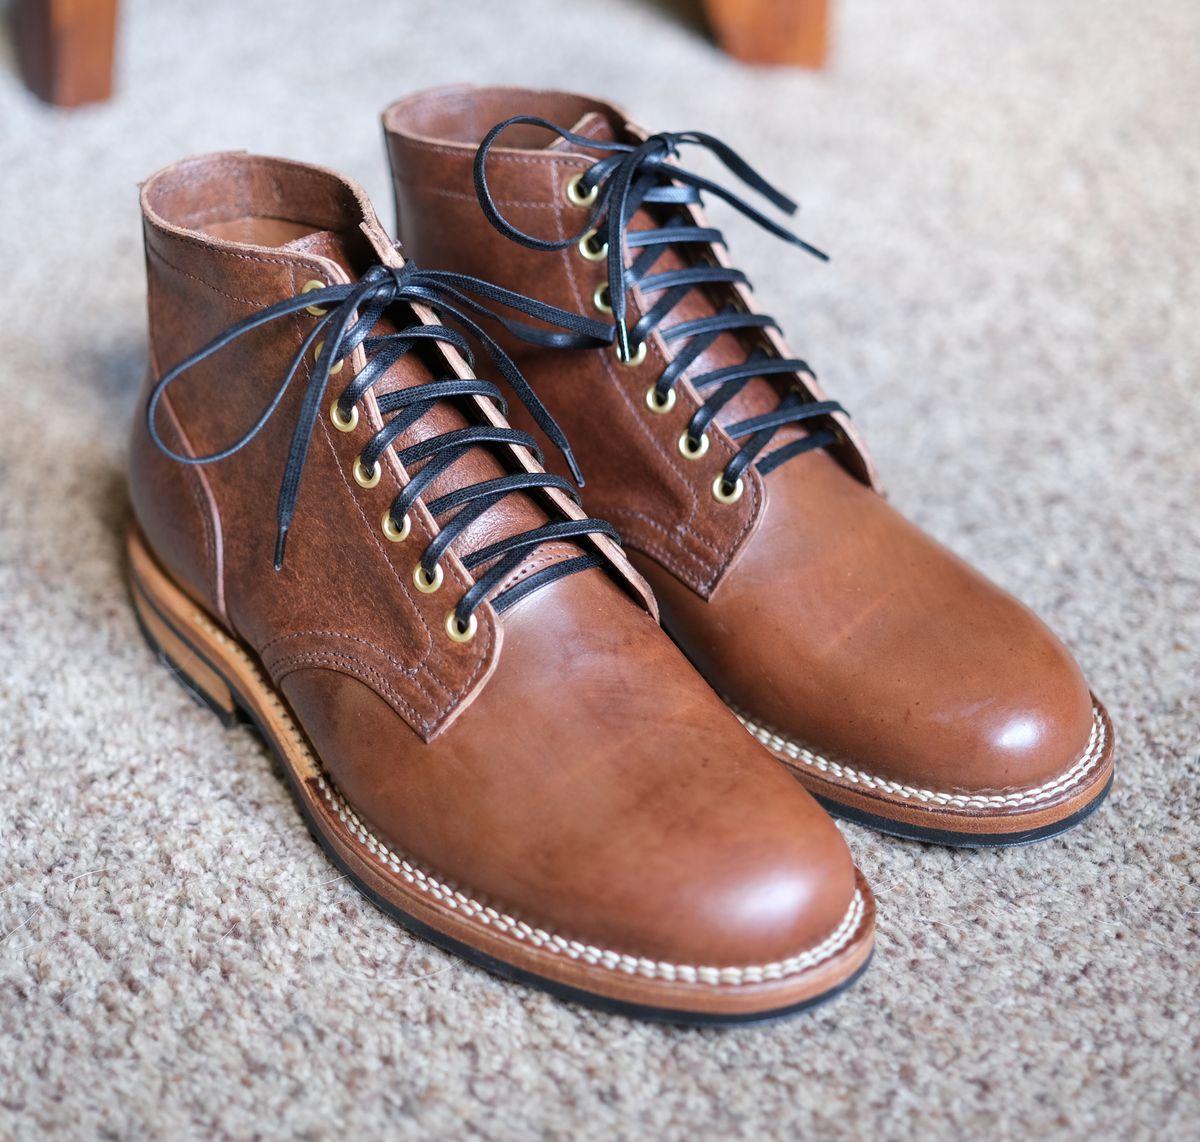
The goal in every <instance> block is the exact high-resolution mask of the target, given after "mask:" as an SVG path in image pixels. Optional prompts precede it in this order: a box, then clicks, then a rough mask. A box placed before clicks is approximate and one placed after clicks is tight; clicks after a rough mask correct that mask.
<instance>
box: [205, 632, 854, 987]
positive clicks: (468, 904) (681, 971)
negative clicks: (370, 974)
mask: <svg viewBox="0 0 1200 1142" xmlns="http://www.w3.org/2000/svg"><path fill="white" fill-rule="evenodd" d="M192 617H193V619H194V621H195V622H196V623H197V625H199V626H201V627H203V629H204V630H205V631H206V632H207V633H208V634H210V635H212V636H213V637H214V638H215V639H216V640H217V642H219V643H220V644H221V646H222V647H223V648H224V649H225V650H226V651H227V652H229V653H231V654H233V655H235V656H236V657H237V658H238V659H239V660H240V661H241V662H242V664H243V665H244V666H245V667H246V668H247V670H248V671H249V672H250V673H251V674H252V676H253V677H254V678H255V680H256V681H257V683H258V685H259V688H260V689H261V690H262V691H263V692H264V693H265V694H267V695H269V696H270V700H271V704H272V706H273V708H274V710H275V714H276V717H277V718H278V719H279V720H280V721H281V722H282V723H283V724H284V725H285V726H286V727H287V730H288V732H289V734H290V735H291V738H292V744H293V746H294V747H295V749H296V750H297V751H298V752H299V753H301V754H302V755H303V757H304V760H305V761H306V762H307V763H308V766H309V768H310V774H309V776H315V778H316V782H317V785H318V787H319V788H320V790H321V794H322V796H323V797H324V798H325V800H326V801H327V802H328V803H329V806H330V808H331V809H332V810H333V811H334V813H335V814H337V817H338V819H339V820H341V821H342V822H343V823H344V824H345V825H346V826H347V827H348V828H349V830H350V832H351V834H352V835H353V837H354V839H355V840H357V841H358V842H359V844H361V845H362V846H363V847H364V848H365V849H366V850H367V852H368V853H370V855H371V856H372V857H373V858H374V859H375V860H376V861H377V862H378V863H379V864H381V865H383V866H384V867H385V868H386V869H387V870H388V871H389V872H393V873H396V874H398V875H400V876H401V877H403V878H404V879H405V880H406V881H407V882H408V883H409V884H411V885H414V886H415V887H417V888H419V889H420V890H421V891H422V892H424V893H425V894H426V895H427V896H429V897H431V898H432V899H433V900H436V901H437V902H438V903H439V904H441V905H442V906H444V907H446V908H449V909H451V910H453V911H456V912H459V913H461V914H462V915H464V916H467V917H469V918H470V919H472V920H477V921H479V922H480V923H481V924H486V925H488V927H490V928H492V929H493V930H495V931H498V932H503V933H505V934H506V935H508V936H514V937H516V938H517V939H518V940H524V941H525V942H526V943H529V944H532V945H533V946H534V947H536V948H542V949H544V950H545V951H548V952H556V953H559V954H561V955H566V956H569V957H570V958H571V959H573V960H582V961H583V962H584V963H586V964H592V965H594V966H599V967H603V968H608V969H609V970H610V971H622V972H625V974H626V975H640V976H644V977H645V978H646V979H663V980H667V981H669V982H679V983H702V984H708V985H711V986H714V987H719V986H722V985H728V984H732V985H734V986H737V985H739V984H747V983H764V982H766V981H769V980H777V979H784V978H785V977H787V976H792V975H798V974H799V973H800V972H803V971H807V970H808V969H809V968H813V967H816V966H817V965H818V964H820V963H823V962H824V961H825V960H828V959H831V958H832V957H833V956H835V955H836V954H837V953H838V952H840V951H841V950H842V949H843V948H844V947H845V946H846V945H847V944H849V943H850V941H851V940H852V939H853V937H854V934H855V933H856V932H857V931H858V926H859V924H861V923H862V918H863V913H864V911H865V909H866V904H865V902H864V901H863V896H862V892H861V891H860V890H858V889H855V891H854V898H853V899H852V900H851V901H850V907H849V908H848V909H847V910H846V915H845V916H843V917H842V922H841V923H840V924H839V925H838V926H837V928H836V929H835V930H834V932H833V934H832V935H831V936H829V937H828V938H827V939H826V940H824V941H823V942H822V943H820V944H818V945H817V946H816V947H815V948H811V949H809V950H808V951H807V952H800V953H799V954H798V955H794V956H789V957H788V958H787V959H786V960H778V961H776V962H774V963H769V964H752V965H750V966H749V967H741V968H736V967H734V968H719V967H708V966H698V965H693V964H672V963H667V962H666V961H664V960H648V959H645V958H644V957H638V956H630V955H626V954H624V953H622V952H613V951H608V950H606V949H604V948H597V947H595V946H594V945H592V944H583V943H580V942H579V941H578V940H568V939H566V938H565V937H564V936H559V935H556V934H552V933H550V932H547V931H545V930H544V929H542V928H534V927H533V926H532V925H530V924H527V923H526V922H525V921H524V920H517V919H514V918H513V917H512V916H509V915H507V914H505V913H503V912H498V911H497V910H496V909H495V908H489V907H487V906H485V905H483V904H480V903H479V901H478V900H472V899H471V897H469V896H467V895H466V894H465V893H463V892H459V891H457V890H456V889H453V888H450V887H449V886H448V885H445V884H443V883H442V882H441V881H439V880H437V879H435V878H434V877H433V876H430V874H429V873H427V872H425V871H424V870H423V869H420V868H418V867H417V866H416V865H414V864H410V863H409V862H408V861H406V860H405V859H404V858H403V857H400V856H397V855H396V854H395V853H394V852H392V851H391V850H390V849H389V848H388V847H387V845H385V844H384V843H383V841H381V840H380V839H379V838H378V837H377V836H375V834H374V833H372V832H371V830H370V829H368V828H367V826H366V825H365V824H363V822H362V820H361V819H360V818H359V816H358V814H357V813H355V812H354V810H353V809H352V808H351V807H350V803H349V802H348V801H347V800H346V799H345V798H344V797H343V796H342V795H341V794H340V793H339V792H338V791H337V790H336V789H335V788H334V786H333V783H332V782H331V781H330V780H329V779H328V778H327V777H326V776H325V774H324V771H323V770H322V769H321V767H320V763H319V762H318V761H317V759H316V758H315V757H314V756H313V753H312V750H311V749H309V747H308V743H307V742H306V741H305V740H304V736H303V735H302V734H301V733H300V730H299V728H298V727H297V726H296V724H295V723H294V722H293V721H292V718H291V715H290V713H289V712H288V710H287V708H286V707H285V706H284V705H283V703H282V702H281V701H280V700H279V698H278V697H277V696H276V694H275V691H274V689H273V688H272V687H271V686H270V684H269V683H268V682H267V680H266V678H264V677H263V674H262V671H261V670H260V669H259V667H258V664H257V663H256V662H255V661H254V660H253V659H252V658H251V657H250V656H249V655H248V654H247V653H246V652H245V651H244V650H243V649H242V648H241V647H240V646H239V645H238V644H237V643H236V642H235V641H234V640H233V639H231V638H230V637H229V636H228V635H227V634H225V632H224V631H222V630H221V629H220V628H219V627H217V626H216V625H215V624H214V623H212V622H210V621H209V620H208V618H207V617H206V616H205V615H202V614H201V613H200V612H199V611H194V612H193V616H192Z"/></svg>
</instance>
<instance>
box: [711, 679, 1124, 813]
mask: <svg viewBox="0 0 1200 1142" xmlns="http://www.w3.org/2000/svg"><path fill="white" fill-rule="evenodd" d="M725 704H726V705H727V706H728V707H729V708H730V709H731V710H732V711H733V712H734V713H735V714H736V715H737V719H738V721H739V722H741V723H742V725H743V726H745V727H746V729H748V730H749V731H750V732H751V733H752V734H753V735H754V736H755V737H756V738H758V740H759V741H760V742H762V743H763V745H765V746H766V747H767V748H768V749H773V750H774V751H775V752H776V753H782V754H786V755H787V756H788V757H789V758H791V759H793V760H795V761H798V762H800V763H801V764H802V765H805V766H808V767H809V768H810V769H817V770H820V771H821V772H822V773H827V774H829V775H830V776H832V777H836V778H838V779H839V780H841V781H849V782H852V783H853V784H855V785H861V786H863V787H864V788H866V789H878V790H880V791H881V792H883V793H894V794H897V795H898V796H900V797H904V798H906V799H907V800H910V801H926V802H930V803H932V804H934V805H946V806H949V807H951V808H955V809H988V808H1013V807H1016V806H1024V805H1029V804H1032V803H1034V802H1037V801H1046V800H1049V799H1050V798H1051V797H1053V796H1055V795H1057V794H1059V793H1062V792H1064V791H1065V790H1066V789H1067V788H1068V787H1069V786H1071V785H1074V784H1076V783H1077V782H1079V781H1081V780H1082V779H1083V777H1084V776H1085V775H1086V774H1087V773H1088V772H1089V771H1090V770H1092V769H1094V768H1095V766H1096V764H1097V762H1099V761H1100V759H1101V758H1102V757H1103V756H1104V745H1105V741H1106V740H1107V736H1108V735H1107V731H1106V729H1105V726H1104V717H1103V715H1102V714H1101V713H1100V711H1099V710H1098V709H1097V708H1096V707H1095V706H1093V707H1092V733H1091V736H1090V737H1089V738H1088V744H1087V748H1086V749H1085V750H1084V751H1083V754H1082V755H1081V756H1080V758H1079V760H1078V761H1076V762H1075V764H1074V765H1072V766H1071V768H1070V769H1068V770H1067V771H1066V772H1065V773H1062V774H1060V775H1059V776H1058V777H1056V778H1054V780H1053V781H1047V782H1046V783H1045V784H1044V785H1039V786H1038V787H1037V788H1036V789H1019V790H1017V791H1016V792H1014V793H992V794H984V793H943V792H939V791H938V790H936V789H918V788H914V787H913V786H911V785H901V784H900V783H899V782H897V781H888V780H887V779H886V778H883V777H873V776H872V775H871V774H869V773H863V772H862V770H860V769H852V768H851V767H850V766H848V765H842V764H840V763H839V762H836V761H831V760H830V759H829V758H827V757H822V756H821V755H820V754H819V753H813V752H812V750H809V749H805V748H804V747H803V746H802V745H799V744H797V743H796V742H794V741H789V740H788V739H787V738H785V737H782V736H780V735H779V734H777V733H774V732H773V731H772V730H769V729H767V728H766V727H765V726H760V725H759V724H758V723H757V722H755V721H753V720H752V719H751V718H749V717H748V716H747V715H746V714H743V713H742V712H741V710H739V709H738V708H737V707H736V706H735V705H734V704H733V703H732V702H730V701H729V700H728V699H726V703H725Z"/></svg>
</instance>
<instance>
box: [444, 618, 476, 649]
mask: <svg viewBox="0 0 1200 1142" xmlns="http://www.w3.org/2000/svg"><path fill="white" fill-rule="evenodd" d="M478 629H479V621H478V620H477V619H476V618H475V616H474V614H472V615H471V617H470V618H469V619H468V620H467V629H466V630H463V628H462V626H461V625H460V624H459V621H458V615H456V614H455V613H454V612H453V611H451V612H450V613H449V614H448V615H447V616H446V633H447V634H448V635H449V636H450V637H451V638H452V639H454V641H455V642H470V641H471V639H473V638H474V637H475V632H476V631H477V630H478Z"/></svg>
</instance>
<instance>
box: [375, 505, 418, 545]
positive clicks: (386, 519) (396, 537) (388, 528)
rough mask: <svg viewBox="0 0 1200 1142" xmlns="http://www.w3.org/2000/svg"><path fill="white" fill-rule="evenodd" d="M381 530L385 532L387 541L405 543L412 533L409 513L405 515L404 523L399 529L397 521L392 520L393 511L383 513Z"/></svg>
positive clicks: (380, 523) (380, 522) (380, 524)
mask: <svg viewBox="0 0 1200 1142" xmlns="http://www.w3.org/2000/svg"><path fill="white" fill-rule="evenodd" d="M379 528H380V530H381V531H382V532H383V536H384V538H385V539H390V540H391V541H392V542H393V543H403V542H404V540H406V539H407V538H408V535H409V532H411V531H412V520H411V519H410V518H409V515H408V513H407V512H405V513H404V522H403V523H402V524H401V525H400V526H399V527H397V526H396V521H395V520H394V519H392V509H391V508H388V510H387V511H385V512H384V513H383V518H382V519H381V520H380V521H379Z"/></svg>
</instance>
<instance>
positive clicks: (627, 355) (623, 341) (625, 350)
mask: <svg viewBox="0 0 1200 1142" xmlns="http://www.w3.org/2000/svg"><path fill="white" fill-rule="evenodd" d="M617 351H618V352H619V353H620V356H621V360H622V361H629V360H632V358H633V354H632V353H631V352H630V351H629V330H628V329H627V328H626V327H625V322H624V321H621V322H619V323H618V324H617Z"/></svg>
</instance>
